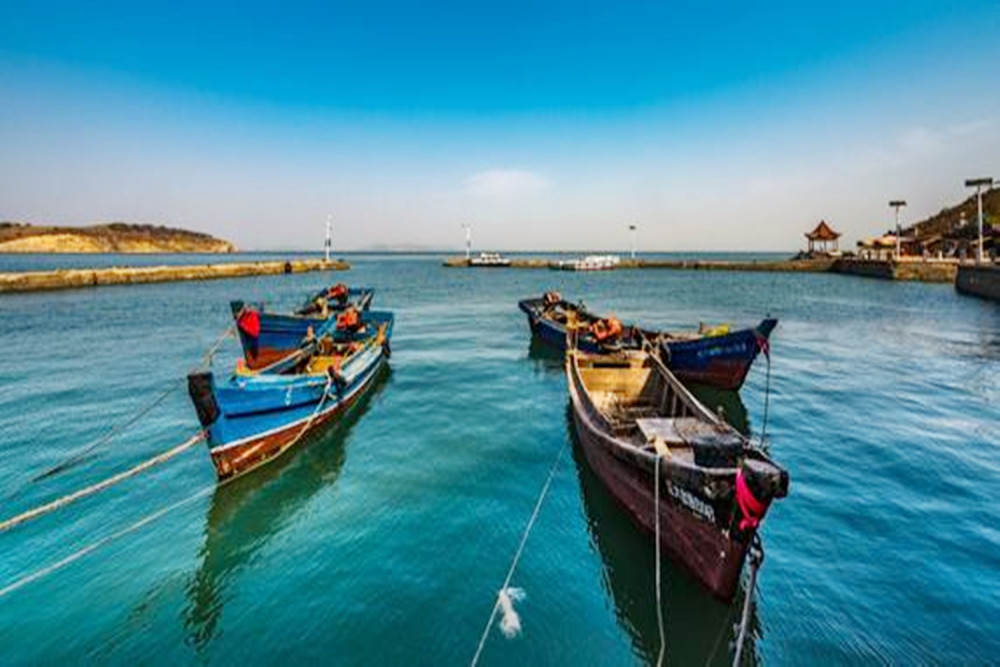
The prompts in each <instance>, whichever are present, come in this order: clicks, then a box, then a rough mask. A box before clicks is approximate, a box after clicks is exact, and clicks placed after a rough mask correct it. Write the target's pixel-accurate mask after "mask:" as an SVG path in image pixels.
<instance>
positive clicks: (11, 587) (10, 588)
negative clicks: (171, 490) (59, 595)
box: [0, 484, 216, 598]
mask: <svg viewBox="0 0 1000 667" xmlns="http://www.w3.org/2000/svg"><path fill="white" fill-rule="evenodd" d="M215 488H216V485H215V484H212V485H211V486H207V487H205V488H203V489H201V490H200V491H198V492H196V493H194V494H192V495H190V496H188V497H187V498H183V499H182V500H179V501H178V502H176V503H173V504H171V505H168V506H166V507H163V508H161V509H159V510H157V511H155V512H153V513H151V514H147V515H146V516H144V517H143V518H141V519H139V520H138V521H136V522H135V523H132V524H130V525H128V526H126V527H124V528H122V529H121V530H118V531H115V532H114V533H111V534H110V535H107V536H105V537H102V538H101V539H99V540H97V541H95V542H91V543H90V544H88V545H87V546H85V547H83V548H82V549H78V550H77V551H74V552H73V553H71V554H70V555H69V556H66V557H65V558H62V559H60V560H57V561H56V562H54V563H51V564H49V565H46V566H45V567H43V568H40V569H38V570H35V571H34V572H32V573H30V574H27V575H25V576H23V577H21V578H19V579H17V580H15V581H13V582H11V583H9V584H7V585H6V586H4V587H3V588H0V598H3V597H5V596H7V595H10V594H11V593H13V592H14V591H16V590H19V589H21V588H24V587H25V586H27V585H28V584H30V583H32V582H34V581H37V580H39V579H41V578H42V577H45V576H47V575H50V574H52V573H53V572H55V571H57V570H61V569H62V568H64V567H66V566H67V565H70V564H71V563H74V562H75V561H78V560H80V559H81V558H83V557H84V556H86V555H87V554H90V553H92V552H94V551H97V550H98V549H99V548H101V547H103V546H105V545H107V544H110V543H111V542H113V541H115V540H117V539H118V538H120V537H123V536H125V535H128V534H129V533H133V532H135V531H137V530H139V529H140V528H142V527H143V526H145V525H147V524H150V523H152V522H154V521H156V520H157V519H159V518H160V517H162V516H164V515H165V514H168V513H170V512H172V511H174V510H175V509H177V508H178V507H182V506H184V505H187V504H188V503H191V502H193V501H195V500H197V499H198V498H201V497H202V496H205V495H208V494H209V493H211V492H212V491H213V490H215Z"/></svg>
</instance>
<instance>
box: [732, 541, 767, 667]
mask: <svg viewBox="0 0 1000 667" xmlns="http://www.w3.org/2000/svg"><path fill="white" fill-rule="evenodd" d="M763 562H764V547H763V546H761V543H760V537H758V535H757V533H754V537H753V543H752V544H751V545H750V583H749V584H747V593H746V595H745V596H744V598H743V615H742V617H741V618H740V632H739V635H738V636H737V638H736V653H735V655H734V656H733V667H739V665H740V664H741V663H742V660H743V646H744V645H745V644H746V636H747V628H748V627H749V625H750V600H751V598H753V592H754V589H755V588H756V587H757V571H758V570H759V569H760V566H761V564H762V563H763Z"/></svg>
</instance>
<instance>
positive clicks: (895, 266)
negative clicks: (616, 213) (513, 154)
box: [444, 257, 958, 283]
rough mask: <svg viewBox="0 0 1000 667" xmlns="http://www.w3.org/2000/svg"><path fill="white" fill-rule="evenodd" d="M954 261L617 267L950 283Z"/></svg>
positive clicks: (647, 262)
mask: <svg viewBox="0 0 1000 667" xmlns="http://www.w3.org/2000/svg"><path fill="white" fill-rule="evenodd" d="M550 263H551V262H550V260H547V259H538V258H532V259H523V258H511V262H510V267H511V268H514V269H545V268H548V266H549V264H550ZM444 265H445V266H448V267H453V268H474V267H470V265H469V260H467V259H465V258H464V257H451V258H448V259H446V260H445V261H444ZM957 267H958V264H957V263H956V262H948V261H933V260H932V261H921V260H904V261H899V262H894V261H884V260H864V259H855V258H843V259H834V258H823V259H783V260H745V261H730V260H702V259H687V260H683V259H669V260H667V259H623V260H622V261H621V264H619V265H618V269H619V270H621V269H687V270H695V271H777V272H798V273H840V274H846V275H853V276H863V277H867V278H881V279H883V280H915V281H920V282H928V283H948V282H954V280H955V273H956V270H957Z"/></svg>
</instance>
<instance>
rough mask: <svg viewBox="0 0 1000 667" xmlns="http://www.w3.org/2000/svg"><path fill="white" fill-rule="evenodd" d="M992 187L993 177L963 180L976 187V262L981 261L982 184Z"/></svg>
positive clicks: (971, 186)
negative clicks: (977, 213) (977, 243)
mask: <svg viewBox="0 0 1000 667" xmlns="http://www.w3.org/2000/svg"><path fill="white" fill-rule="evenodd" d="M984 185H985V186H986V187H988V188H990V187H993V178H992V177H990V178H970V179H967V180H966V181H965V187H967V188H975V189H976V199H977V201H978V205H979V247H978V249H977V252H976V263H978V264H982V262H983V186H984Z"/></svg>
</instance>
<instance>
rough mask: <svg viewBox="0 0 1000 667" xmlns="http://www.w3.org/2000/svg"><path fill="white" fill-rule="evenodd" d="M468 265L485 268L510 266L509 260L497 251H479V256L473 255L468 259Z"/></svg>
mask: <svg viewBox="0 0 1000 667" xmlns="http://www.w3.org/2000/svg"><path fill="white" fill-rule="evenodd" d="M469 266H480V267H486V268H490V267H503V266H510V260H509V259H507V258H506V257H504V256H503V255H501V254H500V253H498V252H481V253H479V257H473V258H472V259H470V260H469Z"/></svg>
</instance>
